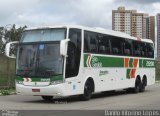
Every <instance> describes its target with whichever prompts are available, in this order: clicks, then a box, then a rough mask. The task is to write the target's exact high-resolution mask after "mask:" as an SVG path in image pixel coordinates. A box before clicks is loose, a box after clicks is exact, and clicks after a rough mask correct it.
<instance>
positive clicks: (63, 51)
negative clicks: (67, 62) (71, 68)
mask: <svg viewBox="0 0 160 116" xmlns="http://www.w3.org/2000/svg"><path fill="white" fill-rule="evenodd" d="M69 41H70V39H64V40H61V43H60V55H62V56H64V57H67V46H68V42H69Z"/></svg>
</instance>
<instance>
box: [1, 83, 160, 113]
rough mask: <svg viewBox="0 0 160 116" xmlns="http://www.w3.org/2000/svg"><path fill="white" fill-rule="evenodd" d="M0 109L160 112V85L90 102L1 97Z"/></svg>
mask: <svg viewBox="0 0 160 116" xmlns="http://www.w3.org/2000/svg"><path fill="white" fill-rule="evenodd" d="M0 109H1V110H51V111H53V110H54V111H55V112H56V113H57V112H63V111H68V110H78V111H79V110H102V111H104V110H127V109H128V110H160V84H155V85H152V86H148V87H147V88H146V91H145V92H143V93H138V94H133V93H126V92H125V91H118V92H114V93H105V94H104V93H103V94H96V95H94V96H93V97H92V99H91V100H90V101H80V100H79V99H78V98H77V97H72V98H63V99H62V98H61V99H54V100H53V101H51V102H45V101H43V100H42V99H41V97H39V96H21V95H10V96H0ZM78 111H77V112H76V114H77V113H78ZM40 112H41V113H40ZM42 112H43V113H44V111H39V113H40V114H43V113H42ZM47 112H48V116H50V115H51V114H52V113H51V112H50V111H47ZM100 113H102V112H100ZM24 114H25V113H24ZM49 114H50V115H49ZM93 114H95V115H96V111H93ZM103 114H104V112H103ZM43 116H47V115H46V114H44V115H43ZM56 116H59V115H56Z"/></svg>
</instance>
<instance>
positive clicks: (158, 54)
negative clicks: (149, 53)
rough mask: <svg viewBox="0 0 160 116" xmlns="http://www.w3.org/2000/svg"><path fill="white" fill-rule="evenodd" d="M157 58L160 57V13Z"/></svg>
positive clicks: (158, 15)
mask: <svg viewBox="0 0 160 116" xmlns="http://www.w3.org/2000/svg"><path fill="white" fill-rule="evenodd" d="M157 58H159V59H160V13H159V14H157Z"/></svg>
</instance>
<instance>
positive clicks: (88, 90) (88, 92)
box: [81, 80, 93, 101]
mask: <svg viewBox="0 0 160 116" xmlns="http://www.w3.org/2000/svg"><path fill="white" fill-rule="evenodd" d="M92 92H93V83H92V81H89V80H87V81H86V83H85V86H84V93H83V94H82V95H81V100H83V101H88V100H90V99H91V96H92Z"/></svg>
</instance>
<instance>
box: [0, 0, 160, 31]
mask: <svg viewBox="0 0 160 116" xmlns="http://www.w3.org/2000/svg"><path fill="white" fill-rule="evenodd" d="M159 4H160V2H159V0H78V1H76V0H1V1H0V21H1V23H0V24H1V25H7V24H14V23H15V24H18V25H28V26H42V25H54V24H80V25H85V26H92V27H104V28H109V29H111V26H112V10H113V9H117V7H119V6H125V7H126V9H137V11H138V12H144V13H150V15H155V14H156V13H157V12H159Z"/></svg>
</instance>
